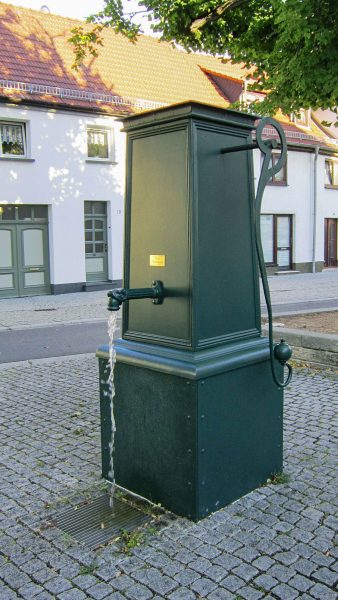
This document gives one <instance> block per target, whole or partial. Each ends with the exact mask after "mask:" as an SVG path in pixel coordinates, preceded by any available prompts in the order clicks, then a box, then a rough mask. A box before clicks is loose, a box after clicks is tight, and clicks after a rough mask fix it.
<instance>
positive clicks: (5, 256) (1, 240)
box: [0, 224, 19, 297]
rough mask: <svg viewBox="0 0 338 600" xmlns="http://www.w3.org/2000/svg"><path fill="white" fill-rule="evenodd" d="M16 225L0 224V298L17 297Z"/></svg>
mask: <svg viewBox="0 0 338 600" xmlns="http://www.w3.org/2000/svg"><path fill="white" fill-rule="evenodd" d="M16 248H17V242H16V225H1V224H0V297H1V296H2V297H10V296H18V295H19V285H18V255H17V251H16Z"/></svg>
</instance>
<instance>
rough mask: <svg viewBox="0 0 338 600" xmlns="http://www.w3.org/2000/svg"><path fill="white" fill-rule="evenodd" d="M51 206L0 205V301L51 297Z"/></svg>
mask: <svg viewBox="0 0 338 600" xmlns="http://www.w3.org/2000/svg"><path fill="white" fill-rule="evenodd" d="M47 214H48V213H47V206H41V205H37V206H33V205H20V206H14V205H13V204H11V205H9V204H6V205H0V297H2V298H9V297H17V296H34V295H42V294H49V293H50V279H49V251H48V219H47Z"/></svg>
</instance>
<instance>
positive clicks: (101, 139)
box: [87, 127, 113, 161]
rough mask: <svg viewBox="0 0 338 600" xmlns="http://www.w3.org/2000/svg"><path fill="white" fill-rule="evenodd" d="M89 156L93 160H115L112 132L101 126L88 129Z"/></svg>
mask: <svg viewBox="0 0 338 600" xmlns="http://www.w3.org/2000/svg"><path fill="white" fill-rule="evenodd" d="M87 156H88V159H91V160H107V161H109V160H113V151H112V132H111V130H110V129H104V128H101V127H97V128H96V127H89V128H88V129H87Z"/></svg>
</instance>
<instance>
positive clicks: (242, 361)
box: [96, 337, 269, 380]
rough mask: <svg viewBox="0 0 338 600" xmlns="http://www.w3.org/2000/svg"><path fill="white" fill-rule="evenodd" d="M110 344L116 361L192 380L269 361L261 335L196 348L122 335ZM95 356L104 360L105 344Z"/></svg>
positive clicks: (265, 341)
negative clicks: (123, 337) (129, 338)
mask: <svg viewBox="0 0 338 600" xmlns="http://www.w3.org/2000/svg"><path fill="white" fill-rule="evenodd" d="M114 346H115V350H116V359H117V362H118V363H119V362H120V363H125V364H129V365H133V366H135V367H142V368H145V369H150V370H152V371H157V372H161V373H168V374H171V375H175V376H177V377H183V378H185V379H193V380H199V379H204V378H206V377H212V376H213V375H219V374H220V373H224V372H226V371H233V370H236V369H239V368H241V367H246V366H248V365H252V364H256V363H260V362H264V361H269V341H268V339H267V338H265V337H260V338H256V339H255V340H250V341H246V342H237V343H233V344H231V345H230V344H226V345H224V346H221V347H220V346H217V347H213V348H208V349H207V350H200V351H197V352H196V351H195V352H192V351H186V350H178V349H173V348H168V347H164V346H162V347H159V346H157V345H156V346H155V345H152V344H143V343H140V342H131V341H129V340H122V339H118V340H116V342H115V344H114ZM96 356H97V357H98V358H101V359H105V360H108V357H109V347H108V346H100V347H99V349H98V350H97V352H96Z"/></svg>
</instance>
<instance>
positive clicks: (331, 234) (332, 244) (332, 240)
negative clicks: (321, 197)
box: [324, 219, 338, 267]
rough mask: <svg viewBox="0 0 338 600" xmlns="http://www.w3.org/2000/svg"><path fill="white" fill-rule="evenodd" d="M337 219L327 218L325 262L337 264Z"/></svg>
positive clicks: (331, 265)
mask: <svg viewBox="0 0 338 600" xmlns="http://www.w3.org/2000/svg"><path fill="white" fill-rule="evenodd" d="M337 222H338V221H337V219H325V237H324V264H325V267H336V266H337V258H338V257H337Z"/></svg>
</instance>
